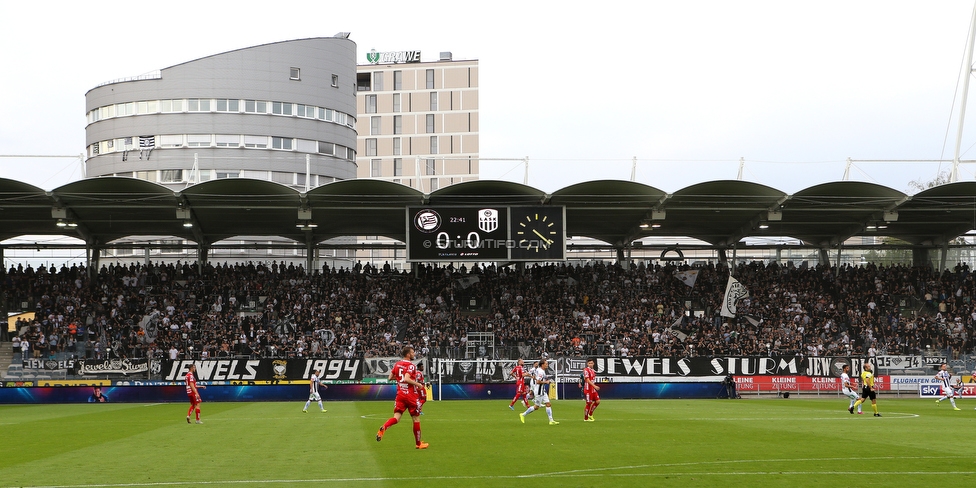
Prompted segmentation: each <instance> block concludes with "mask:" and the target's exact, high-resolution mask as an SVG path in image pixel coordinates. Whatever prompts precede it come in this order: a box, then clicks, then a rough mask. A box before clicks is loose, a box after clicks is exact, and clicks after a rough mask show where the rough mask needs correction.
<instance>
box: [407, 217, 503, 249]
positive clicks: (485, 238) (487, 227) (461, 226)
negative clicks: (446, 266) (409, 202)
mask: <svg viewBox="0 0 976 488" xmlns="http://www.w3.org/2000/svg"><path fill="white" fill-rule="evenodd" d="M407 219H408V221H407V260H408V261H505V260H507V259H508V244H509V243H508V238H509V237H508V230H509V227H508V208H507V207H411V208H408V209H407Z"/></svg>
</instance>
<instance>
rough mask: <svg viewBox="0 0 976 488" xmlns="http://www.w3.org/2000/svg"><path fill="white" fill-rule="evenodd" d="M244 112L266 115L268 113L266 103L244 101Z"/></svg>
mask: <svg viewBox="0 0 976 488" xmlns="http://www.w3.org/2000/svg"><path fill="white" fill-rule="evenodd" d="M244 111H245V112H247V113H250V114H266V113H268V102H262V101H260V100H244Z"/></svg>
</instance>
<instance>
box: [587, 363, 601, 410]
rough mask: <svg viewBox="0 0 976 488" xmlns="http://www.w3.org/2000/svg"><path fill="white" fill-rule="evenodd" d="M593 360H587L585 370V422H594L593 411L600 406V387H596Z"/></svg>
mask: <svg viewBox="0 0 976 488" xmlns="http://www.w3.org/2000/svg"><path fill="white" fill-rule="evenodd" d="M593 364H594V363H593V360H592V359H587V360H586V368H584V369H583V397H584V398H585V399H586V409H585V410H583V421H584V422H593V421H594V420H593V411H594V410H596V407H598V406H600V394H599V393H597V392H598V391H600V387H599V386H597V385H596V370H594V369H593Z"/></svg>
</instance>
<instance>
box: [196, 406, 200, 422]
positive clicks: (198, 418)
mask: <svg viewBox="0 0 976 488" xmlns="http://www.w3.org/2000/svg"><path fill="white" fill-rule="evenodd" d="M197 420H200V409H199V408H197Z"/></svg>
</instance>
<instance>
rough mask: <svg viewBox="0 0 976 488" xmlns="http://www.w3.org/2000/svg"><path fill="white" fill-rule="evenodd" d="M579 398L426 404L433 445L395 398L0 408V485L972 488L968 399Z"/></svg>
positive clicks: (972, 420) (975, 462)
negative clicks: (419, 446)
mask: <svg viewBox="0 0 976 488" xmlns="http://www.w3.org/2000/svg"><path fill="white" fill-rule="evenodd" d="M878 404H879V406H880V408H881V413H882V414H883V415H884V417H882V418H874V417H872V416H871V415H870V414H871V410H870V407H868V408H866V409H865V414H864V415H853V416H852V415H849V414H848V413H847V410H846V409H845V407H846V406H847V402H846V400H842V399H833V400H812V399H811V400H807V399H745V400H738V401H728V400H605V401H604V402H603V405H601V406H600V408H599V409H598V410H597V412H596V415H595V417H596V419H597V421H596V422H587V423H584V422H582V420H581V419H582V409H583V404H582V402H581V401H572V400H564V401H558V402H555V403H554V404H553V410H554V412H555V417H556V420H559V421H561V422H562V423H561V424H560V425H556V426H550V425H548V423H547V419H546V416H545V412H535V413H533V414H532V415H530V416H528V418H527V419H526V423H525V424H524V425H523V424H521V423H520V422H519V420H518V415H517V414H516V413H513V412H512V411H510V410H509V409H508V402H507V401H501V400H500V401H453V402H431V403H428V404H427V405H426V406H425V415H424V416H423V417H422V423H423V434H424V439H425V440H426V441H427V442H429V443H430V449H428V450H426V451H418V450H415V449H414V448H413V435H412V430H411V425H410V422H409V418H407V421H406V422H401V423H400V424H399V425H396V426H394V427H392V428H391V429H390V430H389V431H388V432H387V434H386V437H385V438H384V439H383V441H382V442H379V443H378V442H376V440H375V438H374V436H375V432H376V429H377V428H378V427H379V426H380V425H381V424H382V423H383V422H384V421H385V420H386V419H387V418H388V417H389V416H390V414H391V410H392V402H328V403H327V404H326V408H327V409H328V413H325V414H323V413H320V412H319V411H318V409H317V407H316V406H315V405H314V404H313V406H312V408H310V409H309V413H308V414H302V413H301V407H302V405H303V403H294V402H293V403H204V404H203V418H204V424H202V425H196V424H194V425H187V424H186V421H185V419H184V416H185V415H186V407H187V406H186V405H184V404H155V405H139V404H107V405H91V404H84V405H40V406H34V405H31V406H0V439H2V440H0V485H2V486H133V487H139V486H146V487H152V486H193V485H199V484H205V485H207V486H396V487H402V486H425V487H426V486H540V485H541V486H552V487H563V486H724V487H729V486H820V487H822V486H855V485H856V486H872V485H873V486H909V485H911V486H916V487H917V486H937V485H940V486H941V485H949V486H973V485H974V484H976V453H974V451H973V433H974V431H976V411H974V410H973V407H974V402H972V401H968V400H963V401H961V402H959V404H960V407H961V408H963V410H962V411H958V412H957V411H953V410H952V407H951V406H949V405H948V404H944V405H941V406H936V405H935V403H934V402H933V401H931V400H921V399H900V400H896V399H887V398H882V399H880V400H879V401H878Z"/></svg>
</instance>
